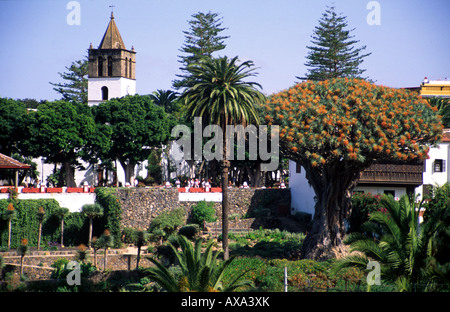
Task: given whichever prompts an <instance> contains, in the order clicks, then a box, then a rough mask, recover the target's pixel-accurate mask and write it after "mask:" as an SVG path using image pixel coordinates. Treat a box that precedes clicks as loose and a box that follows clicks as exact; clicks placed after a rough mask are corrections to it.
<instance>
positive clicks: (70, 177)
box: [63, 161, 77, 187]
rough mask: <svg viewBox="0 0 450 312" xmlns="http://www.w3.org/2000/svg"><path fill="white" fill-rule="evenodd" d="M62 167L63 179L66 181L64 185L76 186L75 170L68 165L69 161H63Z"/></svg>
mask: <svg viewBox="0 0 450 312" xmlns="http://www.w3.org/2000/svg"><path fill="white" fill-rule="evenodd" d="M63 169H64V174H65V176H64V179H65V182H66V185H67V186H68V187H76V186H77V184H76V183H75V171H74V169H73V168H72V166H71V165H70V161H65V162H63Z"/></svg>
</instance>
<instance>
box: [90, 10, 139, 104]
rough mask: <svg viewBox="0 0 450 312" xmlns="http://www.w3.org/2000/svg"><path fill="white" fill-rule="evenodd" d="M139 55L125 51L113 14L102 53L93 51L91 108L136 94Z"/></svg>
mask: <svg viewBox="0 0 450 312" xmlns="http://www.w3.org/2000/svg"><path fill="white" fill-rule="evenodd" d="M135 60H136V52H135V51H134V47H132V48H131V50H127V49H126V48H125V44H124V43H123V40H122V37H121V36H120V33H119V29H118V28H117V25H116V23H115V21H114V14H113V13H112V12H111V20H110V21H109V24H108V28H107V29H106V32H105V34H104V36H103V39H102V41H101V42H100V45H99V47H98V49H94V48H93V47H92V43H91V45H90V47H89V73H88V104H89V105H90V106H92V105H97V104H99V103H100V102H102V101H107V100H109V99H112V98H118V97H122V96H126V95H134V94H136V75H135V70H136V61H135Z"/></svg>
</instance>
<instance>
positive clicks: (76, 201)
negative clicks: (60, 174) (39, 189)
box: [0, 193, 95, 212]
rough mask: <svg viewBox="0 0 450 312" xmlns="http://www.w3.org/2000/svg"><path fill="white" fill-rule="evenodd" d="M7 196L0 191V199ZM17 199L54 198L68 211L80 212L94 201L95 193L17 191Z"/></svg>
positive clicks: (7, 195)
mask: <svg viewBox="0 0 450 312" xmlns="http://www.w3.org/2000/svg"><path fill="white" fill-rule="evenodd" d="M7 198H9V194H8V193H0V199H7ZM17 198H18V199H55V200H56V201H57V202H58V203H59V206H60V207H65V208H68V209H69V211H70V212H80V211H81V207H83V205H85V204H94V203H95V193H19V195H18V197H17Z"/></svg>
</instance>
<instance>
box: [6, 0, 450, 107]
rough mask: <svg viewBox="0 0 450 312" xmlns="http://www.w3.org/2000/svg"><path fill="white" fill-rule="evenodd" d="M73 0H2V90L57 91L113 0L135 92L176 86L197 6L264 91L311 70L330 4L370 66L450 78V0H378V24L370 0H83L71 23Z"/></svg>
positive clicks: (96, 37)
mask: <svg viewBox="0 0 450 312" xmlns="http://www.w3.org/2000/svg"><path fill="white" fill-rule="evenodd" d="M69 2H70V1H69V0H33V1H31V0H16V1H8V0H0V39H1V42H2V47H1V49H0V73H1V74H0V96H1V97H10V98H35V99H37V100H40V99H46V100H55V99H59V98H60V96H59V94H57V93H56V92H55V91H53V89H52V86H51V85H50V84H49V82H61V79H60V77H59V75H58V72H64V71H66V69H65V67H66V66H69V65H70V64H71V62H72V61H75V60H78V59H82V58H83V57H84V56H85V55H87V49H88V47H89V44H90V43H92V44H93V46H94V47H97V46H98V45H99V43H100V40H101V39H102V36H103V34H104V32H105V30H106V27H107V24H108V22H109V17H110V14H111V8H110V7H109V6H110V5H114V6H115V7H114V15H115V20H116V24H117V26H118V28H119V31H120V33H121V35H122V38H123V40H124V43H125V45H126V47H127V48H128V49H131V46H134V48H135V50H136V52H137V57H136V87H137V93H139V94H149V93H151V92H153V91H155V90H157V89H171V86H172V81H173V80H174V79H175V75H176V74H179V73H180V71H179V67H180V63H179V62H178V60H179V58H178V56H179V55H180V54H181V52H180V51H179V49H180V48H181V46H182V44H183V41H184V34H183V31H184V30H188V20H190V19H191V15H192V14H195V13H197V12H205V13H206V12H208V11H211V12H216V13H219V14H220V15H221V17H222V18H223V21H222V23H223V24H222V26H223V27H226V28H227V30H225V31H224V32H223V33H222V34H223V35H227V36H230V38H228V39H227V40H226V41H225V43H226V45H227V47H226V49H225V50H223V51H221V52H220V55H221V56H224V55H227V56H229V57H234V56H239V58H240V59H241V60H242V61H246V60H252V61H253V62H254V63H255V66H256V67H257V68H258V69H257V72H258V76H257V77H255V78H254V79H253V80H254V81H257V82H259V83H260V84H261V85H262V87H263V92H264V93H265V94H271V93H274V92H278V91H281V90H283V89H286V88H288V87H290V86H292V85H293V84H294V83H295V82H296V78H295V77H296V76H302V75H304V74H305V73H306V70H307V69H306V67H305V66H304V63H305V62H306V55H307V52H308V50H307V49H306V46H307V45H310V41H311V35H312V34H313V30H314V27H315V26H317V25H318V20H319V19H320V17H321V15H322V13H323V12H324V11H325V9H326V7H327V6H329V5H332V4H333V3H334V5H335V6H336V10H337V11H338V12H342V13H343V15H344V16H346V17H347V21H348V24H349V28H355V30H354V31H353V32H352V34H353V35H354V36H355V39H357V40H360V42H359V44H358V45H366V46H367V49H366V52H371V53H372V55H370V56H369V57H367V58H366V59H365V61H364V63H363V64H362V66H361V67H362V68H364V69H366V70H367V71H366V72H365V75H366V76H368V77H369V78H371V79H372V80H374V81H375V82H376V83H377V84H382V85H386V86H391V87H412V86H419V84H420V83H421V81H422V80H423V78H424V77H425V76H427V77H428V78H430V79H445V78H446V77H448V79H450V37H449V35H448V29H449V26H450V25H449V22H448V13H449V12H450V1H448V0H428V1H423V0H421V1H417V0H378V1H376V2H377V3H378V4H379V6H380V10H379V13H380V15H379V16H380V25H369V24H368V22H367V16H368V14H370V13H371V12H372V10H370V9H368V8H367V5H368V3H369V2H370V0H334V1H322V0H276V1H275V0H272V1H268V0H240V1H237V0H227V1H224V0H222V1H216V0H189V1H186V0H171V1H167V0H166V1H163V0H146V1H144V0H128V1H124V0H122V1H119V0H108V1H103V0H78V1H77V2H78V3H79V5H80V11H79V12H80V15H79V16H80V24H79V25H69V24H68V22H67V16H68V14H70V13H71V12H72V10H70V9H67V4H68V3H69Z"/></svg>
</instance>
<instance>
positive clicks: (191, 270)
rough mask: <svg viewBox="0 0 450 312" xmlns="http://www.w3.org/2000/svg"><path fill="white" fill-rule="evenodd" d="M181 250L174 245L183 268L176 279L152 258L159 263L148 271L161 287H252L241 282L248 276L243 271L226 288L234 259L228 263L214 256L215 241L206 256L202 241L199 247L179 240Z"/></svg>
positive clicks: (203, 289) (211, 289)
mask: <svg viewBox="0 0 450 312" xmlns="http://www.w3.org/2000/svg"><path fill="white" fill-rule="evenodd" d="M178 243H179V244H180V247H181V251H178V250H177V249H176V248H175V247H174V246H173V245H172V244H171V243H169V245H170V246H171V248H172V250H173V251H174V253H175V254H176V256H177V258H178V262H179V264H180V267H181V272H182V273H181V277H179V278H175V276H174V275H172V274H171V273H170V272H169V270H168V269H167V268H166V267H164V266H163V265H162V264H161V263H160V262H159V261H157V260H156V259H153V258H149V260H150V261H151V262H153V263H154V264H155V266H154V267H150V268H147V269H145V272H146V273H148V277H149V278H150V279H151V280H153V281H155V282H157V283H158V284H159V285H160V286H161V287H163V288H164V289H165V290H166V291H169V292H180V291H200V292H215V291H224V292H227V291H233V290H235V289H236V288H238V287H241V286H249V285H250V283H249V282H248V281H239V279H240V278H241V277H242V276H243V275H244V274H245V273H246V272H243V273H242V274H241V275H239V277H238V278H236V279H235V280H233V281H232V282H231V283H230V284H229V285H226V286H224V285H223V283H222V279H223V276H224V272H225V269H226V268H227V267H228V266H229V265H230V263H231V262H232V261H233V259H234V258H233V257H232V258H229V259H228V260H226V261H219V260H218V259H217V257H218V255H219V254H220V252H215V253H213V250H212V247H213V244H214V241H210V242H209V243H208V244H207V245H206V247H205V250H204V252H203V254H202V247H203V246H202V241H201V239H198V240H197V241H196V242H195V246H194V245H193V244H192V243H191V242H190V241H189V240H188V239H187V238H186V237H184V236H182V235H180V236H179V237H178Z"/></svg>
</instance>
